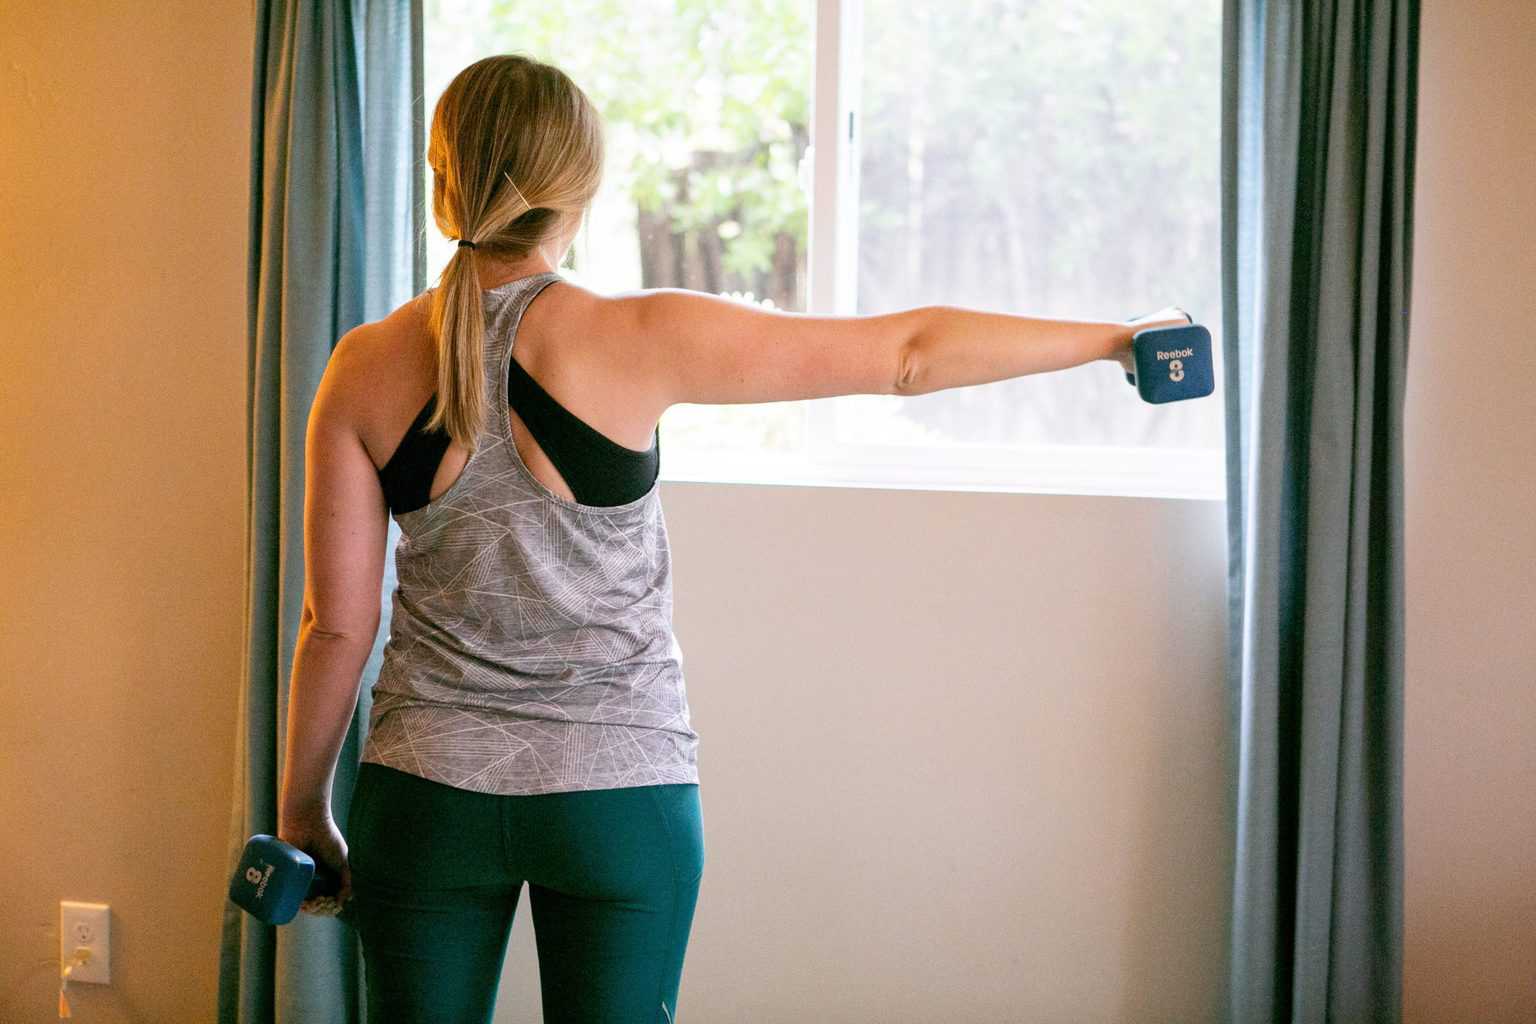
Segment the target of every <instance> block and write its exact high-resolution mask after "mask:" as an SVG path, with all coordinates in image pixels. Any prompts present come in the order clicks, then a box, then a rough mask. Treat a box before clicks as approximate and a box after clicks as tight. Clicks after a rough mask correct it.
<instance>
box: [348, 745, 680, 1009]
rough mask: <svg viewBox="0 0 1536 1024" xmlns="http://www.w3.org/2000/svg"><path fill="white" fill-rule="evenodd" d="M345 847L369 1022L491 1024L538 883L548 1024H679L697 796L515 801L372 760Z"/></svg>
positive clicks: (633, 791) (653, 792) (537, 929)
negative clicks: (514, 935) (525, 903)
mask: <svg viewBox="0 0 1536 1024" xmlns="http://www.w3.org/2000/svg"><path fill="white" fill-rule="evenodd" d="M346 839H347V846H348V861H349V863H350V865H351V871H352V899H350V900H348V902H347V907H346V910H345V912H344V913H343V915H342V919H343V920H344V921H346V922H348V923H349V924H351V925H352V926H353V927H354V928H356V929H357V933H358V936H359V937H360V938H361V940H362V946H363V963H364V972H365V977H366V982H367V1007H368V1024H407V1022H409V1024H415V1022H418V1021H433V1022H436V1024H489V1021H490V1020H491V1011H492V1009H493V1008H494V1006H495V1003H496V989H497V985H498V983H499V981H500V979H501V968H502V961H503V959H504V958H505V956H506V951H507V940H508V937H509V936H510V935H511V931H512V916H513V914H514V912H515V911H516V910H517V901H518V896H519V895H520V893H521V892H522V886H523V883H524V882H525V881H526V882H527V883H528V898H529V902H530V903H532V905H533V929H534V942H535V944H536V946H537V947H538V957H539V991H540V993H541V995H542V997H543V1003H544V1020H545V1022H546V1024H597V1022H599V1021H601V1022H603V1024H668V1022H673V1024H677V990H678V985H679V982H680V980H681V978H682V973H683V953H684V951H685V950H686V949H687V947H688V932H689V929H690V928H691V926H692V924H693V908H694V903H695V901H696V899H697V897H698V892H699V880H700V878H701V877H702V876H703V871H704V830H703V817H702V812H701V807H700V804H699V787H698V784H697V783H674V784H668V785H654V786H636V787H631V788H625V789H591V790H580V791H576V792H568V793H542V794H534V795H527V796H500V795H496V794H491V793H477V792H474V791H472V790H467V789H459V788H457V787H454V786H448V785H444V784H443V783H440V782H434V781H432V780H430V779H424V778H421V777H420V776H416V775H412V774H410V773H408V772H403V771H397V770H396V769H393V768H387V767H385V766H383V765H379V764H374V763H372V762H370V761H365V762H363V763H362V764H361V765H359V766H358V777H357V786H356V788H355V789H354V791H353V795H352V805H351V809H350V811H349V813H348V816H347V832H346Z"/></svg>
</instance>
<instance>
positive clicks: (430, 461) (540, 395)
mask: <svg viewBox="0 0 1536 1024" xmlns="http://www.w3.org/2000/svg"><path fill="white" fill-rule="evenodd" d="M507 362H508V363H509V364H510V366H509V367H508V370H507V397H508V398H509V399H510V400H511V403H512V408H514V409H516V410H517V414H518V416H519V417H520V418H521V419H522V421H523V423H524V424H526V425H527V427H528V432H529V433H531V434H532V435H533V436H534V439H535V440H537V441H538V442H539V447H540V448H542V449H543V450H544V454H545V455H547V456H548V457H549V461H550V462H552V463H554V465H555V468H556V469H557V470H559V471H560V476H561V478H562V479H563V480H565V482H566V484H567V485H568V486H569V487H570V488H571V493H572V494H574V495H575V496H576V500H577V501H578V502H580V503H581V504H583V505H624V504H627V503H629V502H631V501H635V500H636V499H638V498H641V497H643V496H644V495H645V494H646V492H647V491H649V490H650V489H651V486H652V485H653V484H654V483H655V482H656V476H657V474H658V472H659V471H660V468H661V431H660V430H659V429H658V430H657V431H656V433H655V435H654V436H653V438H652V441H651V447H650V448H648V449H647V450H645V451H643V452H637V451H635V450H634V449H633V448H627V447H625V446H624V445H621V444H618V443H617V442H615V441H612V440H610V439H609V438H608V437H607V436H605V435H603V434H601V433H599V432H598V431H596V430H594V429H592V427H591V426H589V425H588V424H586V423H584V422H583V421H582V420H580V419H579V418H577V417H576V416H575V415H573V414H572V413H571V411H570V410H569V409H567V408H566V407H565V406H563V405H561V404H560V403H559V402H557V401H555V399H554V397H553V396H552V395H550V393H549V392H547V391H545V390H544V389H543V388H542V387H540V386H539V382H538V381H536V380H534V379H533V378H532V377H530V376H529V375H528V372H527V371H526V370H524V369H523V368H522V366H521V365H520V364H519V363H518V361H517V360H516V359H514V358H512V357H511V356H510V355H509V356H508V359H507ZM436 404H437V395H436V394H435V393H434V394H433V395H432V397H431V398H429V399H427V404H426V405H425V406H424V407H423V408H422V410H421V412H419V413H417V414H416V420H415V422H413V423H412V424H411V426H410V429H409V430H407V431H406V432H405V437H404V438H403V439H401V441H400V444H399V446H397V447H396V448H395V452H394V454H393V455H391V456H390V457H389V461H388V462H386V463H385V464H384V468H383V469H381V470H379V479H380V482H381V483H382V484H383V485H384V497H385V499H386V500H387V501H388V502H389V511H390V513H391V514H392V515H401V514H403V513H406V512H411V511H414V510H416V509H418V508H421V507H422V506H424V505H426V504H427V503H428V501H429V499H430V495H431V493H432V478H433V477H434V476H436V475H437V467H438V464H439V463H441V462H442V460H443V453H444V452H446V451H447V450H448V443H449V437H448V434H447V432H446V431H444V430H442V429H438V430H434V431H432V432H431V433H428V432H426V431H425V430H424V429H423V428H424V427H425V426H426V422H427V420H428V419H430V418H431V416H432V412H433V409H434V407H435V406H436Z"/></svg>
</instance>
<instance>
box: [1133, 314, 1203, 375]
mask: <svg viewBox="0 0 1536 1024" xmlns="http://www.w3.org/2000/svg"><path fill="white" fill-rule="evenodd" d="M1194 322H1195V318H1194V317H1192V316H1190V315H1189V314H1188V313H1186V312H1184V311H1183V310H1182V309H1180V308H1179V307H1178V306H1164V307H1163V308H1162V309H1160V310H1158V311H1157V312H1155V313H1148V314H1147V315H1146V316H1139V317H1137V318H1136V319H1134V320H1128V321H1126V324H1127V326H1128V327H1129V328H1130V330H1128V331H1126V332H1125V338H1124V340H1123V341H1122V342H1121V344H1120V345H1119V347H1117V348H1116V349H1115V351H1114V356H1113V358H1114V359H1115V361H1116V362H1118V363H1119V364H1120V368H1121V369H1123V370H1124V371H1125V372H1126V373H1130V374H1134V373H1135V372H1136V354H1135V353H1134V352H1133V351H1132V350H1131V339H1132V338H1133V337H1134V336H1135V335H1136V334H1137V333H1138V332H1140V331H1145V330H1147V329H1149V328H1153V327H1183V326H1185V325H1186V324H1192V323H1194Z"/></svg>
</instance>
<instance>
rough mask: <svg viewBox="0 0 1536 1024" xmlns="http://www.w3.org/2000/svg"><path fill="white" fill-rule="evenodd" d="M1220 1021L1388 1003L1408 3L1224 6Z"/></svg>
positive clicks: (1258, 0)
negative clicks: (1225, 961) (1228, 829)
mask: <svg viewBox="0 0 1536 1024" xmlns="http://www.w3.org/2000/svg"><path fill="white" fill-rule="evenodd" d="M1224 21H1225V25H1224V35H1223V55H1222V57H1223V72H1222V74H1223V92H1222V107H1223V110H1222V122H1223V139H1222V164H1223V166H1222V209H1223V216H1222V219H1223V238H1222V287H1223V306H1224V311H1223V317H1224V323H1223V334H1224V340H1223V345H1224V356H1225V367H1224V373H1225V385H1226V401H1227V406H1226V428H1227V500H1228V505H1227V509H1228V523H1227V540H1228V566H1229V574H1228V581H1227V585H1228V613H1229V638H1230V642H1229V646H1228V669H1227V671H1228V678H1229V682H1230V686H1231V691H1230V692H1231V697H1232V704H1231V710H1232V716H1233V721H1232V726H1233V729H1234V735H1235V736H1236V737H1237V749H1238V765H1237V773H1236V778H1235V779H1234V790H1233V799H1234V801H1235V805H1236V822H1237V832H1236V849H1235V851H1234V852H1235V856H1234V869H1233V870H1234V874H1233V879H1232V918H1231V932H1230V936H1229V939H1230V942H1229V954H1230V958H1231V959H1230V969H1229V972H1228V993H1227V996H1228V999H1227V1015H1228V1019H1229V1020H1230V1021H1231V1022H1233V1024H1250V1022H1259V1021H1263V1022H1269V1021H1292V1022H1322V1021H1366V1020H1369V1021H1398V1020H1400V1019H1401V981H1402V876H1403V853H1402V731H1403V730H1402V721H1403V718H1402V701H1403V417H1402V404H1403V393H1404V386H1405V383H1406V362H1407V341H1408V321H1409V315H1408V314H1409V295H1408V285H1409V281H1410V276H1411V257H1412V215H1413V173H1414V143H1415V131H1416V113H1417V112H1416V104H1417V76H1418V70H1417V64H1418V21H1419V4H1418V2H1417V0H1315V2H1308V3H1295V2H1284V0H1225V9H1224Z"/></svg>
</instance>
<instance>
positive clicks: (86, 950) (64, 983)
mask: <svg viewBox="0 0 1536 1024" xmlns="http://www.w3.org/2000/svg"><path fill="white" fill-rule="evenodd" d="M90 962H91V948H90V947H89V946H76V947H75V952H74V955H73V956H71V957H70V958H69V963H68V964H66V965H65V966H64V970H63V971H62V972H60V974H59V1020H69V1019H70V1014H69V976H70V973H71V972H73V971H74V969H75V968H76V967H83V966H84V965H86V964H88V963H90Z"/></svg>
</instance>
